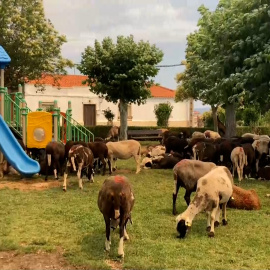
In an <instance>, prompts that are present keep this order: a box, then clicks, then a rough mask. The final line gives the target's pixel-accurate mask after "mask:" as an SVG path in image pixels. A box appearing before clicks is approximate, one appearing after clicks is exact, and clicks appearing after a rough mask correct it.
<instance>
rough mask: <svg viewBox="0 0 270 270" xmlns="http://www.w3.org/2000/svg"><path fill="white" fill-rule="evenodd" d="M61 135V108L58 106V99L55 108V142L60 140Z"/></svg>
mask: <svg viewBox="0 0 270 270" xmlns="http://www.w3.org/2000/svg"><path fill="white" fill-rule="evenodd" d="M59 135H60V109H59V108H58V106H57V100H55V101H54V108H53V138H54V141H55V142H58V138H59Z"/></svg>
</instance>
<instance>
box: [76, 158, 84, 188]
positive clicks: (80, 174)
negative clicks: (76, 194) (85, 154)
mask: <svg viewBox="0 0 270 270" xmlns="http://www.w3.org/2000/svg"><path fill="white" fill-rule="evenodd" d="M82 166H83V163H79V164H78V171H77V177H78V180H79V188H80V189H83V184H82Z"/></svg>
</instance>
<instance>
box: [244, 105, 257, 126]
mask: <svg viewBox="0 0 270 270" xmlns="http://www.w3.org/2000/svg"><path fill="white" fill-rule="evenodd" d="M259 118H260V114H259V112H258V110H256V109H255V108H252V107H250V108H245V109H244V110H243V120H244V124H245V125H246V126H249V125H251V124H256V123H257V122H258V120H259Z"/></svg>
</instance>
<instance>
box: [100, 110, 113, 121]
mask: <svg viewBox="0 0 270 270" xmlns="http://www.w3.org/2000/svg"><path fill="white" fill-rule="evenodd" d="M102 112H103V115H104V116H105V118H106V119H107V120H108V121H109V122H112V121H113V119H114V117H115V114H114V113H113V112H112V110H111V109H110V108H109V107H108V108H107V109H106V110H102Z"/></svg>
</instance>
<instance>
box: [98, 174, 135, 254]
mask: <svg viewBox="0 0 270 270" xmlns="http://www.w3.org/2000/svg"><path fill="white" fill-rule="evenodd" d="M133 205H134V195H133V192H132V189H131V186H130V184H129V182H128V179H127V178H126V177H125V176H121V175H116V176H111V177H109V178H107V179H106V180H105V181H104V183H103V185H102V188H101V190H100V191H99V194H98V208H99V210H100V212H101V213H102V214H103V217H104V221H105V225H106V240H105V249H106V251H110V245H111V238H110V227H112V228H116V227H117V226H118V225H119V229H120V230H119V232H120V242H119V247H118V255H119V256H121V257H124V240H128V239H129V236H128V234H127V232H126V225H127V222H128V220H129V219H130V220H131V210H132V208H133Z"/></svg>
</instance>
